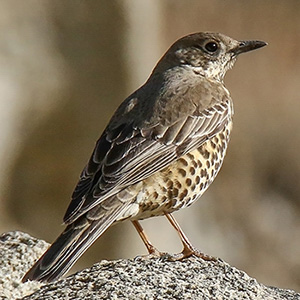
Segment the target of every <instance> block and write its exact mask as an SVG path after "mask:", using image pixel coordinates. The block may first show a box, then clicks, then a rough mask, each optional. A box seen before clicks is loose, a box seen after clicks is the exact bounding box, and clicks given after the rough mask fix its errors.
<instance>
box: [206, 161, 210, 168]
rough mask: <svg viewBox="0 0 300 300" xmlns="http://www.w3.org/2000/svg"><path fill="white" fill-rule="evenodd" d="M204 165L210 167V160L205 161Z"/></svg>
mask: <svg viewBox="0 0 300 300" xmlns="http://www.w3.org/2000/svg"><path fill="white" fill-rule="evenodd" d="M206 166H207V167H208V168H210V162H209V160H207V161H206Z"/></svg>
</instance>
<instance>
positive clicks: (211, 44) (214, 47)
mask: <svg viewBox="0 0 300 300" xmlns="http://www.w3.org/2000/svg"><path fill="white" fill-rule="evenodd" d="M204 48H205V49H206V50H207V51H208V52H216V51H217V50H218V48H219V46H218V44H217V43H216V42H208V43H207V44H206V45H205V46H204Z"/></svg>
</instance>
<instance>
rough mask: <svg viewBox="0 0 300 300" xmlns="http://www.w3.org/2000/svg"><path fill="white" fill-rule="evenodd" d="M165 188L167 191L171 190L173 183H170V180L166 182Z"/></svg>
mask: <svg viewBox="0 0 300 300" xmlns="http://www.w3.org/2000/svg"><path fill="white" fill-rule="evenodd" d="M167 188H168V189H172V188H173V181H172V180H169V181H168V182H167Z"/></svg>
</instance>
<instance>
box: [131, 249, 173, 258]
mask: <svg viewBox="0 0 300 300" xmlns="http://www.w3.org/2000/svg"><path fill="white" fill-rule="evenodd" d="M166 255H168V254H167V253H165V252H160V251H158V250H157V249H156V248H154V247H153V248H151V252H149V254H146V255H138V256H136V257H135V258H134V260H148V259H151V258H161V257H165V256H166Z"/></svg>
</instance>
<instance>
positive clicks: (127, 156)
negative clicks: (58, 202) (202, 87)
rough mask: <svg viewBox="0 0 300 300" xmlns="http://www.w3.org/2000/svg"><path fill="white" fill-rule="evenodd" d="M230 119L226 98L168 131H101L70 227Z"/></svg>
mask: <svg viewBox="0 0 300 300" xmlns="http://www.w3.org/2000/svg"><path fill="white" fill-rule="evenodd" d="M231 116H232V106H231V99H230V97H229V95H228V94H224V95H223V99H222V101H218V102H217V103H214V104H212V105H210V106H208V107H207V108H205V109H203V110H201V111H199V108H197V107H196V106H195V110H194V111H193V112H192V113H190V114H187V115H185V116H184V117H181V118H180V119H179V120H177V121H176V122H173V124H171V125H169V126H165V125H162V124H163V122H158V123H156V124H155V125H153V126H148V127H146V128H138V127H136V126H134V125H133V123H131V122H127V123H123V124H120V125H119V126H118V127H115V128H114V130H109V131H107V130H106V131H105V132H104V133H103V135H102V136H101V138H100V139H99V140H98V142H97V144H96V147H95V149H94V152H93V154H92V156H91V158H90V161H89V162H88V164H87V165H86V167H85V168H84V170H83V172H82V174H81V177H80V180H79V182H78V184H77V186H76V188H75V190H74V193H73V195H72V201H71V203H70V205H69V207H68V209H67V212H66V214H65V217H64V221H65V223H67V224H68V223H71V222H73V221H74V220H75V219H77V218H78V217H79V216H80V215H82V214H83V213H85V212H87V211H88V210H90V209H91V208H92V207H94V206H96V205H98V204H99V203H101V202H102V201H104V200H105V199H107V198H110V197H112V196H113V195H115V194H116V193H118V192H120V191H121V190H122V189H124V188H125V187H127V186H130V185H133V184H135V183H137V182H139V181H141V180H143V179H145V178H147V177H149V176H151V175H152V174H154V173H156V172H158V171H159V170H161V169H163V168H164V167H166V166H168V165H169V164H170V163H171V162H173V161H175V160H176V159H178V158H179V157H181V156H182V155H184V154H185V153H188V152H189V151H191V150H193V149H195V148H196V147H199V146H200V145H201V144H202V143H204V142H205V141H206V140H207V139H208V138H210V137H211V136H213V135H214V134H216V133H218V132H219V131H220V130H222V128H224V125H225V123H226V122H228V119H229V118H231Z"/></svg>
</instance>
